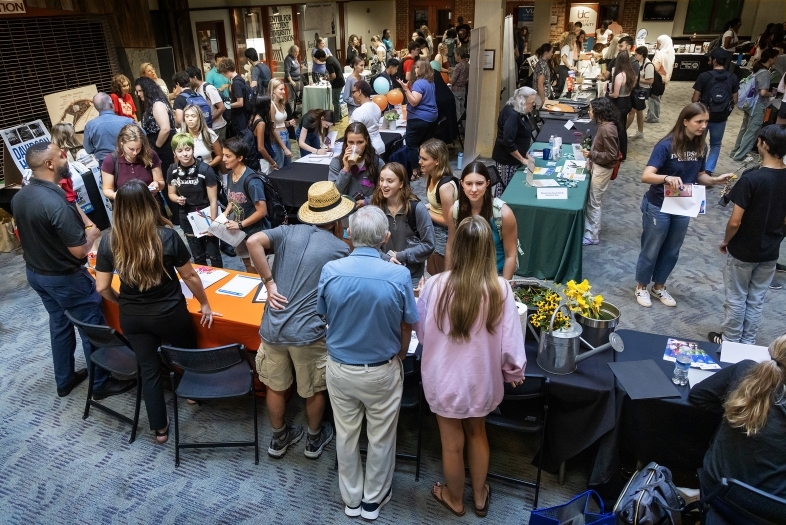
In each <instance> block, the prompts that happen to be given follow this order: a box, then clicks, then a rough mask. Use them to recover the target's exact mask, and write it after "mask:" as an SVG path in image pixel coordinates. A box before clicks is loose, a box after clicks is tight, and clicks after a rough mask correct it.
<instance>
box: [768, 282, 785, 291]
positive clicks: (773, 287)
mask: <svg viewBox="0 0 786 525" xmlns="http://www.w3.org/2000/svg"><path fill="white" fill-rule="evenodd" d="M770 290H783V285H782V284H781V283H779V282H778V281H776V280H773V281H772V282H771V283H770Z"/></svg>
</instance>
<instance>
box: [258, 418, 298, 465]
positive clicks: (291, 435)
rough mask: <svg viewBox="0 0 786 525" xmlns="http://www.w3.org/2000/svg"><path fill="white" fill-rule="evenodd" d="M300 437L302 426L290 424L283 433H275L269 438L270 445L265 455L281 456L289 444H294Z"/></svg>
mask: <svg viewBox="0 0 786 525" xmlns="http://www.w3.org/2000/svg"><path fill="white" fill-rule="evenodd" d="M302 437H303V427H301V426H300V425H290V426H289V427H287V430H286V432H285V433H284V434H283V435H281V436H279V437H276V435H275V434H273V438H272V439H271V440H270V446H269V447H267V455H268V456H270V457H271V458H276V459H281V458H283V457H284V454H286V453H287V449H288V448H289V447H290V445H294V444H295V443H297V442H298V441H300V438H302Z"/></svg>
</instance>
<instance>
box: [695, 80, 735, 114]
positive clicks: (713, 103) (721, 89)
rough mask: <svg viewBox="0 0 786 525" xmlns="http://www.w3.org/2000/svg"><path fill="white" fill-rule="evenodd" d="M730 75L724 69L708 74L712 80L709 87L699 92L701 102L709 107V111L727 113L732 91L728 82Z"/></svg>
mask: <svg viewBox="0 0 786 525" xmlns="http://www.w3.org/2000/svg"><path fill="white" fill-rule="evenodd" d="M730 75H731V73H728V72H726V71H721V72H720V73H719V74H714V73H713V74H712V75H710V76H711V78H712V81H711V83H710V85H709V89H707V90H705V91H704V92H703V93H702V94H701V95H702V97H701V99H702V102H704V104H705V105H706V106H707V108H709V110H710V113H723V114H725V115H728V114H729V109H731V107H732V105H731V101H732V93H731V89H729V84H728V80H729V78H730Z"/></svg>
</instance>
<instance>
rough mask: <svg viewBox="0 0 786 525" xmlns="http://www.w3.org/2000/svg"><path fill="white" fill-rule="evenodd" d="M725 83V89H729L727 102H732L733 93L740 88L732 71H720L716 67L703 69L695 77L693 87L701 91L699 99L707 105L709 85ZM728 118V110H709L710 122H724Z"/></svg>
mask: <svg viewBox="0 0 786 525" xmlns="http://www.w3.org/2000/svg"><path fill="white" fill-rule="evenodd" d="M719 82H720V83H722V84H725V86H726V89H728V90H729V104H731V103H732V101H733V97H734V93H736V92H738V91H739V90H740V85H739V83H738V82H737V77H736V76H735V75H734V74H733V73H729V72H728V71H721V70H717V69H713V70H711V71H705V72H704V73H702V74H700V75H699V78H697V79H696V82H695V83H694V84H693V89H694V90H695V91H698V92H699V93H701V97H700V98H699V100H700V101H701V102H702V103H703V104H705V105H707V103H708V100H707V99H708V98H709V93H710V90H711V87H712V86H713V85H714V84H716V83H719ZM728 118H729V112H728V111H721V112H718V113H712V112H710V122H726V120H727V119H728Z"/></svg>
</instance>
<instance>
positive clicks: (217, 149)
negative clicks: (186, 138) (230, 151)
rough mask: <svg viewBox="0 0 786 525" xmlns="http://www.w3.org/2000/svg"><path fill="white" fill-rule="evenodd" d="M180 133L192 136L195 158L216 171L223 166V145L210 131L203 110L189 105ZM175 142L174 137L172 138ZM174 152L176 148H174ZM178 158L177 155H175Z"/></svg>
mask: <svg viewBox="0 0 786 525" xmlns="http://www.w3.org/2000/svg"><path fill="white" fill-rule="evenodd" d="M180 133H186V134H188V135H191V138H192V139H193V140H194V145H193V150H194V157H195V158H197V157H198V158H200V159H202V161H203V162H206V163H207V164H208V165H209V166H210V167H211V168H213V169H214V170H217V169H219V167H220V166H221V143H220V142H219V140H218V134H217V133H216V132H215V131H213V130H212V129H210V126H208V125H207V121H206V120H205V115H204V114H203V113H202V110H201V109H200V108H199V107H197V106H195V105H193V104H189V105H188V106H186V107H185V108H183V124H182V125H181V126H180ZM172 140H173V141H174V137H172ZM172 150H173V151H174V148H172ZM175 157H177V154H175Z"/></svg>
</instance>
